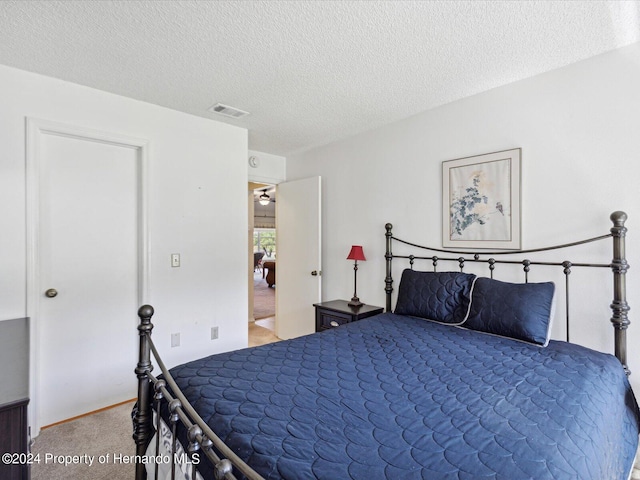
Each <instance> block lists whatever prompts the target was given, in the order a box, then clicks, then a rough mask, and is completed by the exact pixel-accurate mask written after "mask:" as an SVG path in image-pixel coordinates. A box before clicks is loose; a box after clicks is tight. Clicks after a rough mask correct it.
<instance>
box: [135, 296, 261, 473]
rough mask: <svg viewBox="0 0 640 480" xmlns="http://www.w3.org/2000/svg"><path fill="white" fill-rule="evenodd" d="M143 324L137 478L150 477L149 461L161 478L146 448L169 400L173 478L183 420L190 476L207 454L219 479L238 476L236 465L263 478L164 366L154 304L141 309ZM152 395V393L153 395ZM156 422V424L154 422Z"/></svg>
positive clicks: (157, 450) (157, 453) (140, 329)
mask: <svg viewBox="0 0 640 480" xmlns="http://www.w3.org/2000/svg"><path fill="white" fill-rule="evenodd" d="M138 316H139V317H140V324H139V325H138V333H139V336H140V351H139V360H138V364H137V367H136V369H135V372H136V375H137V377H138V405H137V411H136V413H135V415H134V418H133V425H134V433H133V439H134V440H135V442H136V460H137V461H136V480H145V479H146V478H147V470H146V466H147V464H155V466H154V472H155V473H154V478H155V479H157V478H158V470H159V465H158V463H159V462H157V461H154V462H151V461H147V460H148V459H147V449H148V447H149V444H150V442H151V439H152V437H153V434H154V432H159V431H160V422H161V421H162V420H161V416H160V409H161V406H162V402H166V403H167V404H168V408H169V412H170V417H169V423H170V428H171V431H172V434H173V439H172V451H171V456H170V458H169V459H168V461H169V463H170V466H171V479H172V480H174V479H175V478H176V466H177V465H176V461H177V460H178V455H177V442H178V440H177V427H178V423H179V422H180V423H182V425H184V427H185V429H186V430H187V438H188V440H189V444H188V445H186V446H185V447H186V449H187V457H188V461H189V463H190V464H191V467H190V468H191V472H190V476H191V478H192V479H193V480H195V479H196V478H197V470H196V465H197V464H198V463H199V462H200V460H201V455H202V454H204V455H205V456H206V457H207V458H208V459H209V461H210V462H211V465H213V471H214V478H215V479H216V480H222V479H225V480H235V479H236V476H235V475H234V469H235V470H236V471H237V472H239V473H240V474H241V475H242V477H243V478H246V479H248V480H261V479H262V477H261V476H260V475H259V474H258V473H256V472H255V471H254V470H253V469H252V468H251V467H249V466H248V465H247V464H246V463H245V462H244V461H243V460H242V459H241V458H240V457H238V456H237V455H236V454H235V453H234V452H233V451H232V450H231V449H230V448H229V447H228V446H227V445H225V443H224V442H223V441H222V440H221V439H220V438H219V437H218V436H217V435H216V434H215V433H214V432H213V431H212V430H211V428H209V426H208V425H207V424H206V423H205V422H204V420H202V418H200V416H199V415H198V414H197V413H196V411H195V410H194V409H193V407H192V406H191V405H190V404H189V402H188V401H187V399H186V398H185V397H184V395H183V394H182V392H181V391H180V389H179V388H178V386H177V385H176V383H175V381H174V379H173V377H171V374H170V373H169V371H168V370H167V368H166V367H165V365H164V363H163V362H162V359H161V358H160V355H159V354H158V351H157V350H156V347H155V345H154V344H153V341H152V340H151V332H152V330H153V324H152V323H151V317H152V316H153V307H152V306H151V305H144V306H142V307H140V309H139V310H138ZM151 354H153V358H154V360H155V363H156V364H157V365H158V367H159V368H160V370H161V372H162V375H163V377H164V378H160V379H159V378H156V377H155V376H154V375H153V374H152V373H151V371H152V369H153V365H152V363H151ZM152 395H153V397H152ZM152 404H153V408H155V411H156V413H157V414H156V420H155V422H154V421H153V408H152ZM154 423H155V425H154ZM154 456H155V458H158V457H160V456H161V452H160V435H159V434H158V435H156V442H155V453H154Z"/></svg>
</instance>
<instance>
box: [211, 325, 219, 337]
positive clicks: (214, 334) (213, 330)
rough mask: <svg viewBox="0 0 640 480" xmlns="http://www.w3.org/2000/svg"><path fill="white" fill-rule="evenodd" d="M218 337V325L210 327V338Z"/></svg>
mask: <svg viewBox="0 0 640 480" xmlns="http://www.w3.org/2000/svg"><path fill="white" fill-rule="evenodd" d="M216 338H218V327H211V340H215V339H216Z"/></svg>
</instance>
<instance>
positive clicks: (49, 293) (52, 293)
mask: <svg viewBox="0 0 640 480" xmlns="http://www.w3.org/2000/svg"><path fill="white" fill-rule="evenodd" d="M44 294H45V295H46V296H47V297H49V298H53V297H55V296H56V295H58V291H57V290H56V289H55V288H50V289H49V290H47V291H46V292H44Z"/></svg>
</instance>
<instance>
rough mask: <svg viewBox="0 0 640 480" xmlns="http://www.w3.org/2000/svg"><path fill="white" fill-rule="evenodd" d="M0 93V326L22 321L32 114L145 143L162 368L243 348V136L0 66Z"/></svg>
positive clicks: (152, 293)
mask: <svg viewBox="0 0 640 480" xmlns="http://www.w3.org/2000/svg"><path fill="white" fill-rule="evenodd" d="M0 92H2V107H1V108H0V205H1V207H0V225H2V227H1V228H2V234H0V272H2V273H1V274H0V299H1V301H0V320H7V319H11V318H18V317H24V316H25V315H26V306H25V305H26V295H27V292H26V287H25V282H26V280H25V278H26V265H25V257H26V235H25V222H26V219H25V118H26V117H36V118H41V119H46V120H53V121H57V122H62V123H67V124H71V125H80V126H85V127H88V128H92V129H97V130H102V131H107V132H113V133H120V134H125V135H130V136H134V137H138V138H145V139H147V140H148V141H149V145H150V158H149V170H148V173H149V182H148V184H149V193H148V203H149V239H150V268H149V298H148V299H147V300H146V301H147V302H149V303H151V304H152V305H153V306H154V307H155V309H156V315H155V317H154V320H153V323H154V325H155V329H154V338H155V341H156V342H157V345H158V348H159V349H160V351H161V353H163V354H164V357H165V361H166V363H167V364H168V365H174V364H176V363H178V362H182V361H186V360H188V359H193V358H198V357H202V356H204V355H208V354H211V353H216V352H219V351H225V350H231V349H235V348H239V347H244V346H246V345H247V328H246V318H247V270H248V266H247V261H248V260H247V252H246V250H247V249H246V244H247V243H246V242H247V237H246V234H247V233H246V232H247V193H246V192H247V167H246V165H247V163H246V162H247V132H246V130H245V129H241V128H238V127H234V126H230V125H226V124H223V123H219V122H215V121H211V120H207V119H203V118H198V117H194V116H191V115H186V114H183V113H179V112H176V111H172V110H169V109H166V108H162V107H158V106H155V105H150V104H146V103H143V102H139V101H134V100H131V99H128V98H124V97H120V96H117V95H112V94H109V93H106V92H101V91H98V90H94V89H90V88H86V87H82V86H78V85H75V84H71V83H67V82H63V81H59V80H56V79H52V78H48V77H44V76H40V75H35V74H32V73H27V72H24V71H20V70H16V69H11V68H7V67H4V66H0ZM220 199H224V200H225V208H218V207H217V204H218V202H219V201H220ZM70 234H72V232H70ZM175 252H179V253H180V254H181V260H182V262H181V263H182V266H181V267H180V268H171V266H170V261H169V258H170V254H171V253H175ZM87 280H88V281H91V279H90V278H89V279H87ZM131 313H132V321H134V324H133V328H132V331H131V335H132V336H133V335H136V331H135V320H134V319H135V314H136V312H131ZM211 326H218V327H219V334H220V338H219V339H218V340H215V341H211V340H208V338H210V337H209V331H210V327H211ZM175 332H180V333H181V346H180V347H178V348H170V334H171V333H175ZM96 333H98V332H96ZM98 339H99V337H98V336H96V341H98ZM134 353H135V352H132V354H134ZM106 361H108V360H106ZM133 367H134V364H133V363H132V366H131V368H132V374H131V379H132V392H134V393H135V376H134V375H133ZM132 396H133V395H132Z"/></svg>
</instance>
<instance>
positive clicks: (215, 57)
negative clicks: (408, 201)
mask: <svg viewBox="0 0 640 480" xmlns="http://www.w3.org/2000/svg"><path fill="white" fill-rule="evenodd" d="M638 41H640V3H639V2H636V1H602V2H598V1H526V2H525V1H514V2H509V1H495V2H493V1H492V2H483V1H462V2H458V1H407V2H403V1H336V2H330V1H317V2H316V1H308V0H307V1H1V2H0V64H5V65H9V66H13V67H16V68H20V69H24V70H29V71H32V72H37V73H41V74H44V75H49V76H52V77H57V78H61V79H64V80H67V81H70V82H74V83H78V84H82V85H87V86H90V87H94V88H97V89H100V90H106V91H108V92H113V93H117V94H120V95H124V96H127V97H131V98H135V99H139V100H143V101H146V102H151V103H155V104H158V105H162V106H165V107H169V108H172V109H175V110H180V111H183V112H188V113H191V114H193V115H198V116H201V117H207V118H214V119H216V120H221V121H225V122H227V123H231V124H234V125H238V126H241V127H245V128H247V129H248V130H249V148H251V149H254V150H259V151H264V152H269V153H273V154H278V155H285V156H286V155H287V154H292V153H296V152H300V151H304V150H306V149H309V148H312V147H314V146H318V145H322V144H326V143H329V142H332V141H335V140H338V139H341V138H345V137H348V136H351V135H354V134H356V133H359V132H362V131H366V130H369V129H371V128H375V127H378V126H381V125H384V124H387V123H390V122H393V121H396V120H400V119H403V118H406V117H408V116H411V115H414V114H417V113H420V112H423V111H425V110H428V109H431V108H434V107H437V106H439V105H443V104H445V103H448V102H451V101H454V100H457V99H460V98H463V97H467V96H469V95H473V94H476V93H479V92H482V91H486V90H488V89H491V88H494V87H498V86H500V85H504V84H507V83H510V82H513V81H516V80H519V79H523V78H527V77H530V76H533V75H536V74H538V73H542V72H545V71H549V70H552V69H555V68H559V67H562V66H564V65H567V64H570V63H573V62H576V61H579V60H582V59H585V58H588V57H591V56H594V55H598V54H600V53H603V52H606V51H609V50H612V49H615V48H618V47H621V46H624V45H628V44H630V43H634V42H638ZM217 102H220V103H224V104H227V105H231V106H234V107H237V108H239V109H242V110H246V111H249V112H251V115H249V116H247V117H244V118H242V119H235V120H234V119H225V118H224V117H219V116H217V115H215V114H213V113H211V112H207V108H208V107H210V106H211V105H213V104H214V103H217Z"/></svg>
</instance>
